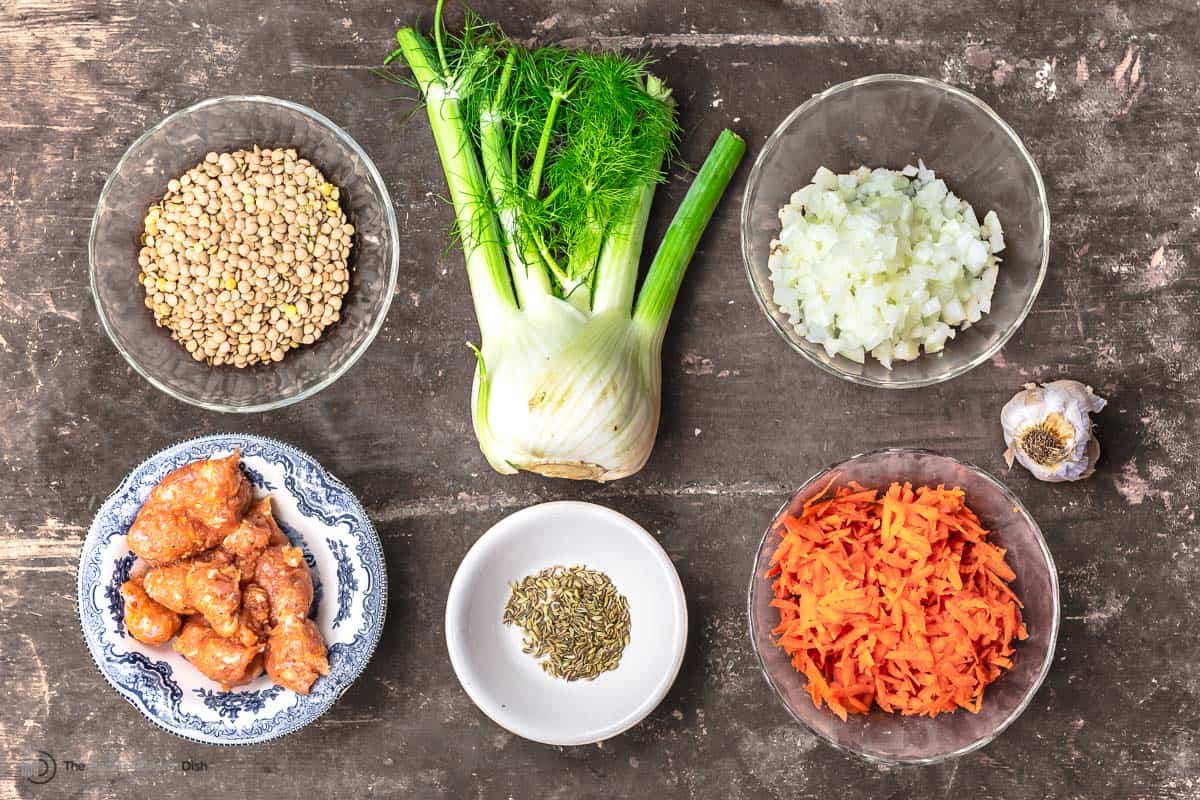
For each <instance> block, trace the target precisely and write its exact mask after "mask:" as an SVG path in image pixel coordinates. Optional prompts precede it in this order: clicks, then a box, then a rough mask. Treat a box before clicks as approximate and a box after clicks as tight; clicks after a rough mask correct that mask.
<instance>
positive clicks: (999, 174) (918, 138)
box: [742, 75, 1050, 389]
mask: <svg viewBox="0 0 1200 800" xmlns="http://www.w3.org/2000/svg"><path fill="white" fill-rule="evenodd" d="M917 159H922V160H924V162H925V164H926V166H928V167H929V168H930V169H932V170H934V171H935V172H936V173H937V174H938V177H939V178H943V179H944V180H945V181H946V183H947V185H948V186H949V187H950V190H951V191H953V192H954V193H955V194H957V195H958V196H959V197H961V198H962V199H964V200H966V201H967V202H969V203H970V204H971V205H972V207H974V209H975V211H976V213H977V214H978V215H979V218H980V219H982V218H983V215H984V214H985V213H987V212H988V211H989V210H995V212H996V214H997V216H999V218H1000V224H1001V225H1002V226H1003V228H1004V240H1005V243H1006V245H1007V247H1006V249H1005V250H1004V251H1003V252H1002V253H1001V262H1000V274H999V278H998V280H997V283H996V291H995V294H994V295H993V298H992V310H991V313H989V314H985V315H984V317H983V319H981V320H980V321H979V322H977V323H975V324H974V325H972V326H971V327H970V328H968V329H967V330H965V331H959V332H958V334H957V335H956V337H955V338H954V339H952V340H951V341H949V342H947V343H946V348H945V350H944V351H943V352H941V353H937V354H930V355H921V356H920V357H919V358H917V359H915V360H913V361H908V362H896V363H894V364H893V365H892V369H891V370H888V369H886V368H885V367H884V366H882V365H881V364H880V363H879V362H877V361H875V360H874V359H873V358H871V357H869V356H868V357H867V360H866V363H865V364H856V363H854V362H853V361H851V360H849V359H847V358H844V357H842V356H838V357H836V358H830V357H829V356H828V355H827V354H826V352H825V349H824V348H823V347H821V346H820V345H814V344H812V343H811V342H809V341H808V340H807V339H805V338H803V337H802V336H801V335H800V334H799V333H797V332H796V329H795V328H794V327H792V324H791V322H789V321H788V318H787V315H786V314H785V313H783V312H782V311H780V309H779V308H778V307H777V306H776V305H775V302H774V300H773V297H774V289H773V287H772V285H771V273H770V271H769V270H768V268H767V257H768V255H769V254H770V245H771V240H772V239H773V238H775V237H776V236H777V235H778V233H779V209H781V208H782V207H783V206H784V205H785V204H786V203H787V201H788V198H790V197H791V195H792V194H793V193H794V192H796V191H797V190H799V189H801V188H803V187H804V186H805V185H807V184H808V183H809V182H810V181H811V180H812V176H813V173H815V172H816V171H817V168H818V167H821V166H824V167H827V168H829V169H831V170H833V171H834V172H837V173H845V172H849V171H851V170H853V169H857V168H858V167H860V166H867V167H887V168H890V169H900V168H901V167H904V166H905V165H907V164H916V163H917ZM1049 244H1050V212H1049V209H1048V207H1047V205H1046V189H1045V186H1043V184H1042V176H1041V173H1040V172H1038V168H1037V165H1036V164H1034V163H1033V159H1032V158H1031V157H1030V155H1029V152H1028V151H1027V150H1026V149H1025V146H1024V145H1023V144H1021V140H1020V139H1018V138H1017V135H1016V133H1014V132H1013V129H1012V128H1010V127H1009V126H1008V124H1007V123H1005V122H1004V120H1002V119H1000V117H998V116H997V115H996V112H994V111H993V110H992V109H991V108H989V107H988V106H987V105H986V104H985V103H984V102H983V101H981V100H980V99H979V98H977V97H975V96H974V95H971V94H968V93H966V92H964V91H961V90H959V89H955V88H953V87H951V86H947V85H946V84H944V83H941V82H939V81H935V80H929V79H928V78H917V77H912V76H909V75H872V76H870V77H866V78H860V79H858V80H854V81H848V82H846V83H842V84H839V85H837V86H834V87H833V88H831V89H828V90H826V91H824V92H822V93H821V94H818V95H815V96H814V97H813V98H812V99H810V100H808V101H807V102H805V103H804V104H802V105H801V106H800V107H799V108H797V109H796V110H795V111H793V112H792V113H791V114H789V115H788V117H787V119H785V120H784V121H783V123H782V124H780V126H779V127H778V128H776V130H775V132H774V133H773V134H771V136H770V138H769V139H767V142H766V144H765V145H764V146H763V149H762V151H761V152H760V153H759V154H758V159H757V160H756V161H755V163H754V168H753V170H752V171H751V173H750V178H749V182H748V184H747V187H746V194H745V196H744V197H743V200H742V257H743V258H744V259H745V262H746V271H747V273H748V274H749V276H750V285H751V286H752V287H753V288H754V295H755V297H757V298H758V303H759V305H760V306H761V307H762V309H763V311H764V312H765V313H766V315H767V318H768V319H770V320H771V324H772V325H773V326H774V328H775V330H776V331H778V332H779V334H780V335H781V336H783V338H784V339H786V340H787V341H788V343H789V344H791V346H792V347H793V348H795V349H796V350H798V351H799V352H800V354H801V355H803V356H804V357H805V358H807V359H808V360H809V361H811V362H813V363H814V364H816V365H817V366H818V367H820V368H821V369H823V370H825V371H826V372H829V373H831V374H833V375H837V376H838V377H841V378H845V379H846V380H849V381H853V382H855V383H860V384H864V385H867V386H877V387H882V388H889V389H904V388H915V387H919V386H929V385H931V384H935V383H940V382H941V381H945V380H949V379H950V378H954V377H956V376H958V375H961V374H963V373H964V372H966V371H967V370H969V369H971V368H973V367H976V366H978V365H979V364H981V363H983V362H984V361H986V360H987V359H988V358H990V357H991V356H992V355H994V354H995V353H996V352H997V351H998V350H999V349H1000V348H1001V347H1003V346H1004V343H1005V342H1006V341H1008V338H1009V337H1010V336H1012V335H1013V333H1015V332H1016V330H1017V328H1018V327H1020V325H1021V323H1022V322H1023V321H1024V320H1025V316H1026V315H1027V314H1028V313H1029V309H1030V308H1032V307H1033V301H1034V299H1035V298H1036V297H1037V293H1038V289H1040V288H1041V285H1042V279H1043V278H1044V277H1045V275H1046V264H1047V261H1048V258H1049V254H1050V247H1049Z"/></svg>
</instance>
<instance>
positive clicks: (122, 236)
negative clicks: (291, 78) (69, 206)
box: [88, 96, 399, 412]
mask: <svg viewBox="0 0 1200 800" xmlns="http://www.w3.org/2000/svg"><path fill="white" fill-rule="evenodd" d="M255 144H257V145H260V146H262V147H294V148H296V150H297V151H299V153H300V154H301V156H303V157H304V158H307V159H309V160H310V161H312V163H313V164H314V165H315V166H316V167H317V169H319V170H321V172H322V173H323V174H324V175H325V177H326V178H327V179H328V180H329V181H330V182H332V183H333V184H334V185H335V186H338V187H339V188H340V190H341V202H342V208H343V209H344V210H345V212H346V216H347V218H348V220H349V222H350V223H351V224H352V225H354V228H355V233H354V244H353V247H352V248H351V255H350V291H349V292H348V293H347V294H346V297H345V299H344V301H343V305H342V309H341V317H340V319H339V320H338V322H337V323H336V324H334V325H332V326H331V327H329V328H327V329H326V330H325V332H324V333H323V334H322V336H321V338H320V339H319V340H317V342H316V343H314V344H312V345H309V346H307V347H300V348H298V349H296V350H293V351H291V352H289V353H288V355H287V358H285V359H284V360H283V361H281V362H279V363H273V364H267V365H259V366H254V367H248V368H246V369H237V368H235V367H229V366H222V367H211V366H209V365H207V364H205V363H203V362H198V361H195V360H194V359H193V358H192V357H191V356H190V355H189V354H188V352H187V351H186V350H184V348H183V346H182V345H180V344H179V343H177V342H175V341H173V340H172V339H171V337H170V334H169V333H168V331H167V330H166V329H165V328H160V327H158V326H157V325H156V324H155V322H154V316H153V314H152V313H151V312H150V310H149V309H148V308H146V306H145V299H146V295H145V290H144V289H143V288H142V287H141V286H140V285H139V284H138V272H139V268H138V263H137V253H138V248H139V246H140V245H139V241H140V236H141V234H142V230H143V220H144V217H145V215H146V209H147V207H149V205H150V204H151V203H153V202H155V201H157V200H158V199H159V198H161V197H162V195H163V193H164V192H165V191H166V187H167V182H168V181H169V180H170V179H171V178H174V177H176V176H177V175H179V174H181V173H183V172H186V171H187V170H188V169H190V168H191V167H193V166H195V165H196V164H197V163H199V162H200V161H202V160H203V159H204V156H205V154H206V153H208V152H210V151H215V152H218V153H222V152H228V151H232V150H237V149H239V148H245V147H250V146H253V145H255ZM88 257H89V260H90V263H91V283H92V295H93V296H94V297H95V299H96V308H97V310H98V311H99V314H100V321H101V323H102V324H103V325H104V330H105V331H107V332H108V335H109V337H110V338H111V339H112V341H113V344H115V345H116V346H117V350H119V351H120V353H121V355H123V356H124V357H125V360H126V361H128V362H129V363H130V364H131V365H132V366H133V368H134V369H135V370H137V372H138V374H140V375H141V376H142V377H143V378H145V379H146V380H148V381H149V382H150V383H152V384H153V385H154V386H156V387H158V388H159V389H162V390H163V391H164V392H166V393H167V394H169V395H171V396H172V397H174V398H176V399H178V400H183V401H185V402H188V403H192V404H194V405H197V406H202V407H204V408H209V409H213V410H216V411H241V412H250V411H266V410H269V409H273V408H279V407H280V406H285V405H288V404H290V403H296V402H299V401H301V400H303V399H304V398H306V397H308V396H310V395H312V394H315V393H316V392H319V391H321V390H322V389H324V388H325V387H326V386H329V385H330V384H331V383H333V382H334V381H335V380H337V379H338V378H339V377H341V375H342V374H343V373H344V372H345V371H346V370H348V369H350V367H351V366H352V365H353V364H354V362H356V361H357V360H358V359H359V357H360V356H361V355H362V354H363V353H364V352H365V351H366V349H367V347H368V346H370V344H371V341H372V340H373V339H374V338H375V334H377V333H378V332H379V329H380V328H381V327H382V326H383V321H384V318H385V317H386V316H387V310H388V306H389V305H390V304H391V301H392V295H393V294H394V292H395V287H396V276H397V274H398V272H399V232H398V229H397V225H396V215H395V212H394V210H393V209H392V201H391V198H390V197H389V196H388V191H387V187H386V186H385V185H384V182H383V178H382V177H380V175H379V171H378V170H377V169H375V165H374V164H373V163H371V159H369V158H368V157H367V154H366V153H365V152H363V149H362V148H361V147H359V146H358V144H357V143H356V142H355V141H354V140H353V139H351V138H350V137H349V136H348V135H347V134H346V133H345V131H343V130H342V129H341V128H339V127H338V126H337V125H335V124H334V123H333V122H331V121H330V120H329V119H327V118H326V117H324V116H322V115H321V114H318V113H317V112H315V111H313V110H312V109H310V108H305V107H304V106H301V105H297V104H296V103H290V102H288V101H286V100H277V99H275V98H273V97H254V96H234V97H220V98H215V99H211V100H205V101H203V102H201V103H197V104H196V105H194V106H191V107H189V108H185V109H183V110H182V111H177V112H175V113H174V114H171V115H170V116H169V117H167V118H166V119H164V120H163V121H162V122H160V123H158V124H157V125H155V126H154V127H153V128H151V129H150V130H148V131H146V132H145V133H144V134H142V136H141V137H140V138H138V140H137V141H136V142H134V143H133V144H132V145H131V146H130V148H129V150H127V151H126V152H125V155H124V156H122V157H121V160H120V161H119V162H117V166H116V168H115V169H114V170H113V172H112V174H111V175H110V176H109V177H108V181H107V182H106V183H105V184H104V189H103V190H102V191H101V192H100V201H99V202H98V203H97V205H96V212H95V215H94V216H93V217H92V231H91V237H90V239H89V241H88Z"/></svg>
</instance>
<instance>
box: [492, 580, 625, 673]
mask: <svg viewBox="0 0 1200 800" xmlns="http://www.w3.org/2000/svg"><path fill="white" fill-rule="evenodd" d="M503 622H504V624H505V625H517V626H518V627H520V628H521V630H522V632H523V634H524V635H523V639H522V642H521V652H523V653H527V654H529V655H531V656H533V657H534V658H535V659H537V660H538V662H539V663H540V664H541V667H542V669H543V670H545V671H546V673H547V674H548V675H551V676H553V677H555V678H562V679H563V680H567V681H575V680H581V679H582V680H592V679H594V678H595V677H596V676H597V675H600V674H602V673H604V672H608V671H610V670H614V669H616V668H617V666H618V665H619V664H620V662H621V655H622V654H623V653H624V651H625V647H626V646H627V645H628V644H629V629H630V616H629V601H628V600H627V599H626V598H625V596H624V595H622V594H620V593H619V592H618V591H617V587H616V586H615V585H613V582H612V580H611V579H610V578H609V577H608V576H607V575H605V574H604V573H603V572H599V571H597V570H593V569H588V568H587V567H584V566H579V565H576V566H573V567H563V566H554V567H549V568H547V569H544V570H542V571H541V572H538V573H536V574H534V575H529V576H526V577H525V578H524V579H523V580H522V581H521V582H520V583H518V584H515V585H513V586H512V593H511V595H510V596H509V598H508V603H507V604H506V605H505V607H504V616H503Z"/></svg>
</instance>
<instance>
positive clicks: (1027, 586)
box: [749, 449, 1059, 764]
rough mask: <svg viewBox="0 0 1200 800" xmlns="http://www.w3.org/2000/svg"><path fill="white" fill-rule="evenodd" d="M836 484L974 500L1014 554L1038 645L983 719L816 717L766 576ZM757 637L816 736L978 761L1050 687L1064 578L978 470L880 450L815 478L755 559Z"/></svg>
mask: <svg viewBox="0 0 1200 800" xmlns="http://www.w3.org/2000/svg"><path fill="white" fill-rule="evenodd" d="M834 476H836V479H835V481H834V486H835V487H836V486H840V485H842V484H843V483H845V482H848V481H857V482H858V483H859V484H861V485H863V486H865V487H867V488H870V489H886V488H887V487H888V486H889V485H890V484H891V483H892V482H893V481H900V482H904V481H911V482H912V483H913V484H914V485H920V484H932V485H936V484H939V483H944V484H945V485H946V486H957V487H959V488H961V489H962V490H963V491H964V492H966V496H967V504H968V505H969V506H970V507H971V508H972V509H973V510H974V511H975V513H977V514H978V515H979V518H980V521H981V522H982V523H983V525H984V527H986V528H987V529H988V530H990V531H991V536H990V539H991V541H994V542H996V543H997V544H998V545H999V546H1001V547H1003V548H1005V549H1007V551H1008V553H1007V559H1008V564H1009V566H1011V567H1012V569H1013V571H1014V572H1015V573H1016V575H1017V579H1016V580H1015V581H1014V582H1013V584H1012V587H1013V590H1014V591H1015V592H1016V593H1017V596H1018V597H1020V598H1021V601H1022V602H1023V603H1024V604H1025V608H1024V609H1023V611H1022V614H1023V615H1024V619H1025V626H1026V627H1027V628H1028V630H1029V638H1028V639H1026V640H1025V641H1023V642H1019V643H1017V645H1016V656H1015V657H1014V659H1013V668H1012V669H1011V670H1009V671H1008V672H1006V673H1005V674H1004V675H1002V676H1001V677H1000V678H999V679H998V680H997V681H996V682H995V683H993V684H991V685H990V686H988V687H987V689H986V690H985V691H984V696H983V707H982V708H981V709H980V711H979V713H978V714H971V713H969V712H967V711H962V710H959V711H955V712H954V713H951V714H939V715H938V716H937V717H936V718H934V719H930V718H929V717H905V716H902V715H899V714H888V713H885V712H883V711H880V710H878V709H875V710H873V711H871V713H869V714H863V715H853V714H852V715H851V716H850V718H849V720H847V721H846V722H842V721H841V720H840V719H838V718H837V716H835V715H834V713H833V712H832V711H830V710H829V709H828V708H824V707H823V708H817V707H816V706H814V705H813V703H812V700H811V698H810V697H809V696H808V693H807V692H806V691H805V689H804V687H805V685H806V683H807V679H806V678H805V677H804V676H803V675H802V674H800V673H799V672H797V671H796V670H795V669H794V668H793V667H792V664H791V661H790V660H789V658H788V656H787V654H786V653H784V651H783V650H782V649H780V648H779V647H777V646H776V645H775V643H774V642H773V641H772V639H771V629H772V628H774V627H775V626H776V625H777V624H778V622H779V612H778V611H777V610H776V609H774V608H772V607H771V605H770V604H771V600H772V599H773V597H774V595H773V592H772V589H771V581H769V580H767V579H766V578H764V577H763V576H764V575H765V574H766V572H767V570H768V569H769V567H770V563H771V556H772V554H773V553H774V552H775V548H776V546H777V545H778V544H779V541H780V537H779V535H778V533H776V528H777V525H778V522H779V519H780V517H782V516H783V514H784V513H785V512H787V511H789V510H791V511H798V510H799V509H800V508H801V507H803V505H804V503H805V502H806V501H808V500H809V499H811V498H812V497H813V496H814V495H816V494H817V493H818V492H820V491H821V490H822V489H823V488H824V487H825V486H826V484H828V483H829V481H830V479H831V478H833V477H834ZM749 614H750V638H751V640H752V642H753V643H754V651H755V652H756V653H757V654H758V659H759V665H760V666H761V667H762V671H763V675H765V676H766V679H767V682H768V683H769V684H770V685H771V688H772V689H774V690H775V694H776V695H778V697H779V699H780V701H782V702H783V704H784V706H785V707H786V708H787V710H788V711H789V712H790V713H791V715H792V716H793V717H794V718H795V719H796V721H797V722H799V723H801V724H802V725H804V726H805V727H807V728H808V729H809V730H811V731H812V732H813V733H815V734H817V735H818V736H820V737H821V738H822V739H824V740H825V741H827V742H829V743H830V744H832V745H834V746H835V747H837V748H840V749H842V750H846V751H849V752H851V753H855V754H857V755H860V756H864V757H866V758H867V759H869V760H872V761H879V762H884V763H889V764H933V763H936V762H939V761H945V760H947V759H950V758H957V757H958V756H961V755H965V754H966V753H970V752H971V751H973V750H977V749H979V748H980V747H983V746H984V745H986V744H987V743H988V742H990V741H992V740H993V739H995V738H996V737H997V736H999V735H1000V733H1001V731H1003V730H1004V729H1005V728H1007V727H1008V726H1009V725H1011V724H1012V723H1013V721H1014V720H1016V718H1017V717H1019V716H1020V715H1021V712H1022V711H1024V710H1025V708H1026V707H1027V706H1028V705H1029V703H1030V701H1032V700H1033V696H1034V694H1035V693H1036V692H1037V690H1038V687H1039V686H1041V685H1042V681H1043V680H1044V679H1045V677H1046V674H1047V673H1048V672H1049V671H1050V665H1051V663H1052V662H1053V660H1054V643H1055V639H1056V638H1057V636H1058V625H1059V600H1058V573H1057V572H1056V571H1055V568H1054V560H1053V559H1052V558H1051V556H1050V550H1049V549H1048V548H1047V547H1046V541H1045V539H1043V538H1042V533H1041V531H1040V530H1039V529H1038V526H1037V523H1036V522H1034V521H1033V518H1032V517H1030V516H1029V512H1028V511H1026V510H1025V507H1024V506H1023V505H1021V501H1020V500H1018V499H1017V498H1016V497H1015V496H1014V495H1013V494H1012V492H1010V491H1009V490H1008V489H1006V488H1005V487H1004V485H1003V484H1001V483H1000V482H999V481H997V480H996V479H995V478H993V477H992V476H991V475H988V474H987V473H986V472H984V471H983V470H981V469H979V468H978V467H975V466H972V465H971V464H966V463H963V462H961V461H957V460H955V459H953V458H949V457H948V456H943V455H938V454H937V453H931V452H928V451H925V450H908V449H892V450H878V451H875V452H872V453H866V454H863V455H857V456H854V457H853V458H850V459H848V460H846V461H843V462H842V463H841V464H837V465H835V466H832V467H829V468H828V469H824V470H822V471H821V472H820V473H818V474H816V475H814V476H813V477H812V478H810V479H809V480H808V481H807V482H806V483H805V484H804V485H803V486H802V487H800V489H799V491H797V492H796V493H795V494H794V495H792V498H791V499H790V500H789V501H788V502H787V503H785V504H784V505H783V507H782V508H780V509H779V512H778V514H777V515H776V517H775V520H774V521H772V523H771V525H770V526H769V527H768V528H767V532H766V534H764V536H763V540H762V543H761V544H760V545H759V548H758V553H757V555H756V556H755V558H754V571H753V573H752V574H751V576H750V591H749Z"/></svg>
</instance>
